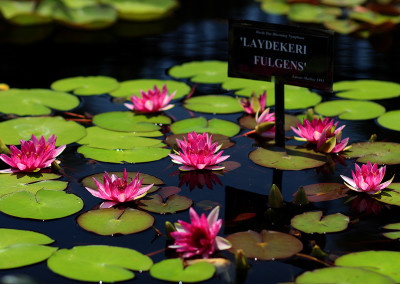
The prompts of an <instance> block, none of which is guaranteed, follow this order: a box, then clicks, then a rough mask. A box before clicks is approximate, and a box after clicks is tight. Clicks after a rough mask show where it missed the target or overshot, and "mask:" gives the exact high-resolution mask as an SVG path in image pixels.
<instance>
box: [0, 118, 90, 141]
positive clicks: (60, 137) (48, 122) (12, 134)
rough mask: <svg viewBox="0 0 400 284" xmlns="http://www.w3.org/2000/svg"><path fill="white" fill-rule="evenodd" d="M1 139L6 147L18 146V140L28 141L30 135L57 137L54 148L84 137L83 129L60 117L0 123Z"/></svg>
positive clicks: (20, 119)
mask: <svg viewBox="0 0 400 284" xmlns="http://www.w3.org/2000/svg"><path fill="white" fill-rule="evenodd" d="M0 133H1V139H3V141H4V143H5V144H7V145H19V144H20V140H21V139H23V140H25V141H28V140H29V139H31V136H32V134H33V135H35V136H36V137H40V136H41V135H43V136H44V137H45V138H46V139H48V138H49V137H50V136H51V135H52V134H54V135H55V136H56V137H57V141H56V146H60V145H64V144H70V143H74V142H76V141H78V140H79V139H81V138H82V137H83V136H85V135H86V130H85V127H84V126H82V125H80V124H78V123H76V122H75V121H66V120H65V119H64V118H62V117H60V116H55V117H51V116H45V117H21V118H16V119H10V120H6V121H3V122H0Z"/></svg>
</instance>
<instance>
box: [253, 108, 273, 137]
mask: <svg viewBox="0 0 400 284" xmlns="http://www.w3.org/2000/svg"><path fill="white" fill-rule="evenodd" d="M269 110H270V109H269V108H267V109H266V110H264V111H263V112H262V113H261V115H260V116H259V115H258V113H257V114H256V123H257V125H256V128H255V130H256V132H257V134H258V135H261V136H262V137H266V138H274V137H275V113H274V112H269Z"/></svg>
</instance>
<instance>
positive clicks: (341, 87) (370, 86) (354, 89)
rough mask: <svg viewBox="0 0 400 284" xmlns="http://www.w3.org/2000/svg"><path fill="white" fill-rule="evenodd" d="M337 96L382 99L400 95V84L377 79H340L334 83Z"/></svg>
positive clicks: (355, 98)
mask: <svg viewBox="0 0 400 284" xmlns="http://www.w3.org/2000/svg"><path fill="white" fill-rule="evenodd" d="M333 90H334V91H335V92H338V93H337V94H336V96H338V97H340V98H345V99H353V100H382V99H390V98H396V97H399V96H400V84H398V83H395V82H386V81H376V80H356V81H340V82H336V83H334V84H333Z"/></svg>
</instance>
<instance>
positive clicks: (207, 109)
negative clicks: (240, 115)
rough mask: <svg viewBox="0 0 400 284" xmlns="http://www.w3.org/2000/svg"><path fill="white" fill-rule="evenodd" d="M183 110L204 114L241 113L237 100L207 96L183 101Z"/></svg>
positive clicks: (227, 97)
mask: <svg viewBox="0 0 400 284" xmlns="http://www.w3.org/2000/svg"><path fill="white" fill-rule="evenodd" d="M184 106H185V108H187V109H189V110H192V111H197V112H204V113H217V114H222V113H237V112H243V108H242V107H241V106H240V104H239V102H238V100H237V99H235V98H232V97H230V96H222V95H207V96H199V97H192V98H190V99H188V100H186V101H185V103H184Z"/></svg>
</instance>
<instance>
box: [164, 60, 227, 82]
mask: <svg viewBox="0 0 400 284" xmlns="http://www.w3.org/2000/svg"><path fill="white" fill-rule="evenodd" d="M168 74H169V75H170V76H172V77H175V78H178V79H184V78H190V80H191V81H192V82H195V83H206V84H219V83H222V82H224V81H225V80H226V79H227V78H228V63H227V62H223V61H192V62H186V63H183V64H182V65H176V66H174V67H172V68H171V69H169V71H168Z"/></svg>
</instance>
